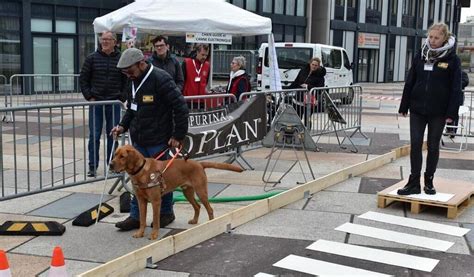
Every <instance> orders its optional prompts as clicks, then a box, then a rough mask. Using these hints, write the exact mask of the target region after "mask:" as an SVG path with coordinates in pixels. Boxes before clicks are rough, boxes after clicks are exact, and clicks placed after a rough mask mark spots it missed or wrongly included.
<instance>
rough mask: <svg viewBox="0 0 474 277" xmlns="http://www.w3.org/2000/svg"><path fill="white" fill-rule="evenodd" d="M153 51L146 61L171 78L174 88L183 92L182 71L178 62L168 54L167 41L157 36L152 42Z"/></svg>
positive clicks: (168, 46)
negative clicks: (174, 84)
mask: <svg viewBox="0 0 474 277" xmlns="http://www.w3.org/2000/svg"><path fill="white" fill-rule="evenodd" d="M151 42H152V43H153V47H154V48H155V51H153V55H152V56H151V57H150V59H149V60H148V61H149V62H150V63H151V64H153V65H154V66H156V67H158V68H161V69H163V70H164V71H166V72H168V73H169V74H170V75H171V77H173V80H174V82H175V83H176V86H177V87H178V88H179V90H180V91H182V90H183V85H184V77H183V70H182V69H181V65H180V63H179V61H178V60H177V59H176V58H175V57H173V56H172V55H171V53H170V51H169V50H170V45H169V43H168V39H167V38H166V37H164V36H157V37H156V38H154V39H153V40H152V41H151Z"/></svg>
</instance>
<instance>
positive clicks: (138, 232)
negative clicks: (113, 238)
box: [132, 231, 145, 238]
mask: <svg viewBox="0 0 474 277" xmlns="http://www.w3.org/2000/svg"><path fill="white" fill-rule="evenodd" d="M144 236H145V232H144V231H136V232H135V233H134V234H133V236H132V237H134V238H143V237H144Z"/></svg>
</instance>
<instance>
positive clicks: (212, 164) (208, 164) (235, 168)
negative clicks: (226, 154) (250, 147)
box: [200, 162, 244, 172]
mask: <svg viewBox="0 0 474 277" xmlns="http://www.w3.org/2000/svg"><path fill="white" fill-rule="evenodd" d="M200 163H201V165H202V167H203V168H215V169H223V170H230V171H235V172H242V171H244V170H243V169H242V168H241V167H240V166H236V165H233V164H226V163H215V162H200Z"/></svg>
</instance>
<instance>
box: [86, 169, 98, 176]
mask: <svg viewBox="0 0 474 277" xmlns="http://www.w3.org/2000/svg"><path fill="white" fill-rule="evenodd" d="M96 175H97V172H96V171H95V170H93V169H89V171H87V177H95V176H96Z"/></svg>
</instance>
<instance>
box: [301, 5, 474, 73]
mask: <svg viewBox="0 0 474 277" xmlns="http://www.w3.org/2000/svg"><path fill="white" fill-rule="evenodd" d="M469 4H470V3H469V1H458V0H331V1H326V0H314V1H311V4H310V5H309V7H308V17H309V21H310V22H311V23H310V24H311V31H310V36H309V37H308V40H309V41H311V42H317V43H324V44H331V45H335V46H342V47H344V48H345V49H346V50H347V52H348V54H349V55H350V58H351V59H352V60H353V61H354V66H353V70H354V75H355V76H354V80H355V81H356V82H394V81H404V80H405V77H406V75H407V74H408V69H409V67H410V65H411V62H412V59H413V57H414V55H415V53H417V51H419V50H420V47H421V44H422V42H423V40H424V38H425V37H426V30H427V29H428V27H429V26H430V25H431V24H433V23H434V22H445V23H446V24H448V26H449V28H450V31H451V32H452V33H454V34H457V32H458V26H459V20H460V12H461V7H468V6H469Z"/></svg>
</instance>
